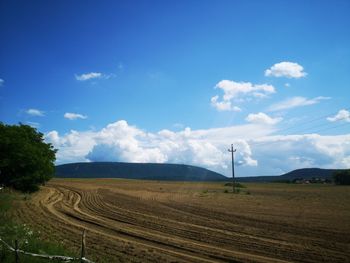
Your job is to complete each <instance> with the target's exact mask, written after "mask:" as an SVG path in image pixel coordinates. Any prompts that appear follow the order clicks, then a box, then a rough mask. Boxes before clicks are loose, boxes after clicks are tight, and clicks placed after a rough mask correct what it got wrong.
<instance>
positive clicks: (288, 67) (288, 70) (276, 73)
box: [265, 62, 307, 79]
mask: <svg viewBox="0 0 350 263" xmlns="http://www.w3.org/2000/svg"><path fill="white" fill-rule="evenodd" d="M306 75H307V73H306V72H304V68H303V67H302V66H301V65H299V64H298V63H294V62H280V63H276V64H275V65H273V66H272V67H271V68H269V69H267V70H265V76H272V77H287V78H297V79H298V78H301V77H305V76H306Z"/></svg>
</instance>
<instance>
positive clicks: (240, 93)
mask: <svg viewBox="0 0 350 263" xmlns="http://www.w3.org/2000/svg"><path fill="white" fill-rule="evenodd" d="M215 89H221V90H222V91H223V92H224V95H223V96H222V99H220V97H219V95H216V96H214V97H212V98H211V100H210V101H211V105H212V106H213V107H214V108H216V109H217V110H218V111H241V109H240V108H239V107H238V106H232V103H233V102H236V103H237V102H238V101H244V100H246V99H251V98H256V99H257V98H266V97H268V95H269V94H272V93H275V88H274V87H273V86H272V85H268V84H256V85H254V84H252V83H250V82H235V81H232V80H221V81H220V82H218V83H217V84H216V85H215Z"/></svg>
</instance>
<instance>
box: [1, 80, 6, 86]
mask: <svg viewBox="0 0 350 263" xmlns="http://www.w3.org/2000/svg"><path fill="white" fill-rule="evenodd" d="M4 83H5V80H3V79H0V87H1V86H3V85H4Z"/></svg>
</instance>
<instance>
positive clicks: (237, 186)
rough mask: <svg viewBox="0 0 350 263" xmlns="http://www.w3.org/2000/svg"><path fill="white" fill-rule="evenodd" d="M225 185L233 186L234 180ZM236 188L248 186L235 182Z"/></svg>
mask: <svg viewBox="0 0 350 263" xmlns="http://www.w3.org/2000/svg"><path fill="white" fill-rule="evenodd" d="M225 186H231V187H232V182H230V183H226V184H225ZM235 188H247V187H246V186H245V185H243V184H241V183H238V182H235Z"/></svg>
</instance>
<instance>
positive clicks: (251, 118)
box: [245, 112, 283, 125]
mask: <svg viewBox="0 0 350 263" xmlns="http://www.w3.org/2000/svg"><path fill="white" fill-rule="evenodd" d="M282 119H283V118H281V117H277V118H272V117H270V116H268V115H267V114H265V113H263V112H259V113H257V114H253V113H251V114H249V115H248V116H247V117H246V119H245V120H246V121H248V122H251V123H260V124H267V125H274V124H276V123H278V122H280V121H281V120H282Z"/></svg>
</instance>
